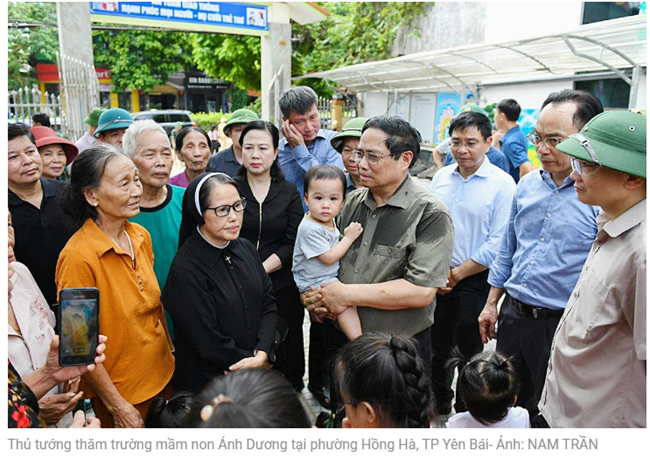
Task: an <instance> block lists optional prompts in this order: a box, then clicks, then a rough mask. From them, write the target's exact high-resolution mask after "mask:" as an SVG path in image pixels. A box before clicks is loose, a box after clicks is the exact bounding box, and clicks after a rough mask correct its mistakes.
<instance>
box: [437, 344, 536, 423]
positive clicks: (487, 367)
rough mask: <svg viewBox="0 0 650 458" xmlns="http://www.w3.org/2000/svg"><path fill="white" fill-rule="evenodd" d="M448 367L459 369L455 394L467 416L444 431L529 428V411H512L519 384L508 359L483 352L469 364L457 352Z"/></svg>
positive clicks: (457, 418) (460, 416) (452, 420)
mask: <svg viewBox="0 0 650 458" xmlns="http://www.w3.org/2000/svg"><path fill="white" fill-rule="evenodd" d="M447 367H449V369H450V370H452V371H453V368H454V367H457V368H458V391H459V392H460V393H456V395H457V396H458V395H459V394H460V396H461V397H462V399H463V402H464V403H465V406H466V407H467V409H468V412H462V413H458V414H456V415H454V416H453V417H451V418H450V419H449V421H447V423H446V427H447V428H530V418H529V417H528V411H527V410H526V409H524V408H522V407H514V405H515V403H516V402H517V392H518V391H519V380H518V379H517V373H516V372H515V369H514V368H513V367H512V363H511V362H510V358H506V357H505V356H503V355H502V354H501V353H497V352H493V351H484V352H483V353H479V354H477V355H474V356H473V357H472V358H471V359H470V360H469V362H468V361H467V360H465V359H464V357H463V356H462V354H461V353H460V351H458V349H457V348H456V349H455V350H454V352H453V354H452V358H451V359H450V360H449V361H448V363H447Z"/></svg>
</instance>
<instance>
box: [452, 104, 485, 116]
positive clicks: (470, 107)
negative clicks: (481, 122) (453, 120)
mask: <svg viewBox="0 0 650 458" xmlns="http://www.w3.org/2000/svg"><path fill="white" fill-rule="evenodd" d="M468 111H473V112H474V113H481V114H482V115H485V116H487V115H488V114H487V112H486V111H485V110H484V109H483V108H481V107H479V106H478V105H475V104H473V103H468V104H467V105H463V106H462V107H460V108H459V109H458V113H456V116H458V115H459V114H461V113H466V112H468Z"/></svg>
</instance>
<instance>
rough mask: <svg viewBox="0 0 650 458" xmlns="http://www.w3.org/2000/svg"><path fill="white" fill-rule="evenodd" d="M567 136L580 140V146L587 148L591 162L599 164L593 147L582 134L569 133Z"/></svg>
mask: <svg viewBox="0 0 650 458" xmlns="http://www.w3.org/2000/svg"><path fill="white" fill-rule="evenodd" d="M569 138H575V139H576V140H578V141H579V142H580V146H582V147H583V148H584V149H586V150H587V152H588V153H589V157H591V162H593V163H594V164H598V165H600V161H599V160H598V157H597V156H596V152H595V151H594V148H593V147H592V146H591V143H589V140H588V139H587V138H586V137H585V136H584V135H582V134H571V135H569Z"/></svg>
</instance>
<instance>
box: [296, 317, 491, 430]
mask: <svg viewBox="0 0 650 458" xmlns="http://www.w3.org/2000/svg"><path fill="white" fill-rule="evenodd" d="M302 329H303V339H304V344H305V359H306V366H305V377H304V379H303V380H304V382H305V388H303V390H302V393H301V394H302V401H303V403H304V404H305V407H307V411H308V412H309V413H310V414H311V420H312V423H313V422H315V421H316V417H317V416H318V414H319V413H321V412H322V411H323V408H322V407H321V406H320V404H319V403H318V401H317V400H316V399H315V398H314V396H313V395H312V394H311V393H310V392H309V390H308V389H307V382H308V381H309V377H308V374H309V367H308V364H309V316H308V315H307V313H305V320H304V321H303V326H302ZM495 348H496V341H495V340H492V341H490V342H489V343H488V344H487V345H486V346H485V349H486V350H495ZM452 386H454V387H455V386H456V378H455V377H454V381H453V384H452ZM455 413H456V412H454V410H453V407H452V412H451V414H449V415H441V416H440V417H438V418H437V419H436V420H435V421H434V422H433V423H432V426H433V427H434V428H444V427H445V423H446V422H447V420H448V419H449V417H451V416H453V415H454V414H455Z"/></svg>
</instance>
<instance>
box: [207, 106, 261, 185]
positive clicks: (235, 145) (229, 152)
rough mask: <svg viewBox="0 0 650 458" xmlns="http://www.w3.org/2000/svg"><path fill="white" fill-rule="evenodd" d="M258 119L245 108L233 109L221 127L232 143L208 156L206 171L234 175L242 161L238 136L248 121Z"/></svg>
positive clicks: (255, 114)
mask: <svg viewBox="0 0 650 458" xmlns="http://www.w3.org/2000/svg"><path fill="white" fill-rule="evenodd" d="M257 119H259V117H258V116H257V113H255V112H254V111H251V110H247V109H246V108H241V109H239V110H235V111H233V113H232V115H230V119H229V120H228V122H227V123H226V125H225V126H224V128H223V132H224V133H225V134H226V135H227V136H228V137H230V139H231V140H232V145H231V146H230V147H229V148H226V149H225V150H223V151H219V152H218V153H217V154H215V155H214V156H212V157H211V158H210V162H208V169H207V171H208V172H222V173H225V174H226V175H229V176H231V177H234V176H235V175H237V171H238V170H239V167H240V166H241V163H242V155H241V154H242V148H241V145H240V144H239V137H241V133H242V132H243V131H244V128H245V127H246V126H247V125H248V123H249V122H251V121H255V120H257Z"/></svg>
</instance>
